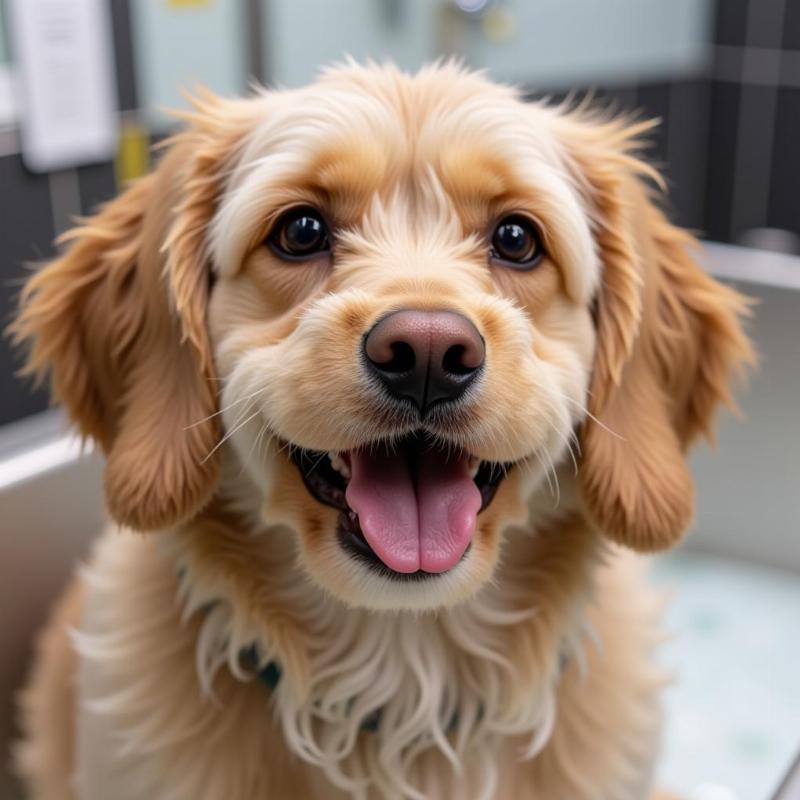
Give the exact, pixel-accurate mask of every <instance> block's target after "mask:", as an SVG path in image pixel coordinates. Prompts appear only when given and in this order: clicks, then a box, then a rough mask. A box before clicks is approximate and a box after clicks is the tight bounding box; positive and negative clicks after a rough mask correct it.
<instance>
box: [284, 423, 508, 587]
mask: <svg viewBox="0 0 800 800" xmlns="http://www.w3.org/2000/svg"><path fill="white" fill-rule="evenodd" d="M292 459H293V460H294V462H295V463H296V464H297V466H298V468H299V469H300V473H301V475H302V477H303V481H304V483H305V485H306V488H307V489H308V491H309V492H310V493H311V495H313V496H314V497H315V498H316V499H317V500H319V501H320V502H321V503H325V504H326V505H329V506H332V507H333V508H335V509H337V510H338V511H339V512H340V513H339V520H338V524H337V536H338V539H339V543H340V544H341V546H342V548H343V549H344V550H346V551H347V552H348V553H350V554H351V555H352V556H354V557H355V558H358V559H359V560H360V561H362V562H364V563H365V564H367V565H368V566H370V567H372V568H374V569H376V570H378V571H379V572H381V573H383V574H386V575H387V576H391V577H394V578H401V579H402V578H405V579H409V578H410V579H419V578H425V577H428V576H432V575H436V574H440V573H443V572H447V571H448V570H450V569H452V568H453V567H454V566H456V565H457V564H458V563H459V562H460V561H461V559H462V558H463V556H464V554H465V553H466V552H467V550H468V549H469V547H470V544H471V542H472V536H473V534H474V533H475V527H476V524H477V516H478V514H479V513H480V512H481V511H483V509H485V508H486V506H488V505H489V503H490V502H491V501H492V498H493V497H494V495H495V492H496V491H497V487H498V486H499V484H500V482H501V480H502V479H503V477H504V476H505V473H506V471H507V468H508V466H507V465H501V464H495V463H492V462H486V461H480V460H479V459H477V458H474V457H472V456H470V455H469V454H467V453H464V452H463V451H462V452H459V451H457V450H454V449H453V448H452V447H450V448H447V447H443V446H440V445H437V444H434V443H432V442H431V441H430V440H429V438H428V437H426V436H425V434H424V433H415V434H411V435H409V436H406V437H405V438H403V439H401V440H399V441H395V442H392V443H384V442H376V443H374V444H372V445H369V446H367V447H363V448H359V449H358V450H350V451H346V452H342V453H325V452H322V451H317V450H304V449H301V448H295V449H293V451H292Z"/></svg>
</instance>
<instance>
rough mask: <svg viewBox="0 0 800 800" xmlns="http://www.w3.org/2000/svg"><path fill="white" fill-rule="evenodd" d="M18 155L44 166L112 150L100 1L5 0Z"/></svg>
mask: <svg viewBox="0 0 800 800" xmlns="http://www.w3.org/2000/svg"><path fill="white" fill-rule="evenodd" d="M8 10H9V11H10V12H11V14H10V16H11V19H10V20H9V21H10V23H11V24H10V29H11V30H10V32H11V34H12V36H13V45H12V48H13V53H14V62H15V68H16V72H17V76H18V79H17V85H18V86H19V90H20V92H19V98H18V102H19V106H20V108H19V114H20V128H21V136H22V157H23V159H24V161H25V164H26V166H28V167H29V168H30V169H32V170H34V171H36V172H46V171H50V170H54V169H60V168H63V167H71V166H77V165H78V164H85V163H91V162H95V161H105V160H107V159H109V158H111V157H112V155H113V153H114V148H115V143H116V138H117V131H116V129H117V114H116V107H117V104H116V96H115V94H116V91H115V80H114V60H113V54H112V39H111V36H112V34H111V25H110V19H109V16H108V4H107V2H106V0H11V3H10V6H8Z"/></svg>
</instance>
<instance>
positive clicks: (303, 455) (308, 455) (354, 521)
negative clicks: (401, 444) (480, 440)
mask: <svg viewBox="0 0 800 800" xmlns="http://www.w3.org/2000/svg"><path fill="white" fill-rule="evenodd" d="M423 436H424V434H423V433H415V434H411V435H410V436H408V437H406V438H407V439H409V438H411V439H413V438H418V439H420V438H422V437H423ZM381 445H385V442H377V443H373V446H381ZM290 453H291V459H292V461H294V463H295V465H296V466H297V468H298V470H299V472H300V475H301V477H302V479H303V483H304V484H305V487H306V489H307V490H308V492H309V494H311V496H312V497H314V498H315V499H316V500H317V501H318V502H320V503H323V504H324V505H327V506H330V507H331V508H335V509H336V510H337V511H339V518H338V520H337V526H336V533H337V538H338V541H339V544H340V545H341V546H342V548H343V549H344V550H345V551H347V552H348V553H349V554H350V555H351V556H353V557H355V558H356V559H358V560H359V561H362V562H364V563H366V564H367V565H368V566H370V567H372V568H373V569H375V570H377V571H378V572H380V573H381V574H383V575H386V576H390V577H393V578H400V579H402V580H409V579H410V580H418V579H420V578H425V577H428V576H430V577H433V576H434V575H435V574H438V573H429V572H425V571H424V570H421V569H420V570H417V571H415V572H410V573H400V572H396V571H394V570H392V569H391V568H389V567H388V566H386V564H385V563H383V561H381V559H380V558H379V557H378V556H377V554H375V553H374V551H372V548H371V547H370V545H369V544H368V543H367V541H366V539H365V537H364V534H363V532H362V531H361V529H360V525H359V523H358V517H357V516H356V514H355V512H354V511H353V510H352V509H351V508H350V507H349V505H348V503H347V499H346V491H347V486H348V479H347V478H346V477H345V475H343V474H342V473H343V472H344V473H345V474H346V473H347V472H348V470H349V466H350V461H349V456H348V453H347V452H344V453H341V454H338V458H339V459H340V460H339V463H338V464H337V466H338V467H339V469H336V468H334V464H333V463H332V458H331V456H333V457H334V458H336V456H337V454H335V453H333V454H331V453H329V452H327V451H323V450H310V449H305V448H301V447H295V446H292V447H290ZM474 461H476V462H477V459H474ZM512 466H513V464H509V463H495V462H490V461H480V462H478V463H477V464H476V471H475V474H474V475H473V476H472V480H473V481H474V482H475V484H476V486H477V487H478V490H479V492H480V497H481V504H480V508H479V510H478V513H479V514H480V513H481V512H482V511H484V510H485V509H486V508H487V507H488V506H489V504H490V503H491V502H492V500H493V499H494V496H495V494H496V493H497V489H498V487H499V485H500V483H501V482H502V480H503V478H504V477H505V475H506V473H507V472H508V470H509V469H510V468H511V467H512ZM468 551H469V548H468V549H467V551H466V552H468ZM466 552H465V553H464V555H466ZM462 558H463V556H462Z"/></svg>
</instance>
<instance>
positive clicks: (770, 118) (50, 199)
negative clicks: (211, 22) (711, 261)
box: [0, 0, 800, 424]
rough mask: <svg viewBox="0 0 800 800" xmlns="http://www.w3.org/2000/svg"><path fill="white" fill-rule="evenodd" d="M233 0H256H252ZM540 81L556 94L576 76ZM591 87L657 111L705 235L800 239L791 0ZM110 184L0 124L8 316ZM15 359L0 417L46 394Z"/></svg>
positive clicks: (122, 65)
mask: <svg viewBox="0 0 800 800" xmlns="http://www.w3.org/2000/svg"><path fill="white" fill-rule="evenodd" d="M130 1H131V0H111V8H112V18H113V27H114V40H115V54H116V62H117V63H116V67H117V78H118V97H119V101H120V110H121V111H122V112H126V111H135V109H136V108H137V105H138V103H137V87H136V82H135V79H134V68H133V48H132V44H131V27H130V18H129V8H128V3H129V2H130ZM242 1H243V2H247V3H248V6H250V7H252V8H253V9H256V8H258V7H259V2H258V0H242ZM0 2H2V0H0ZM254 13H255V12H254ZM256 28H257V26H256V25H252V26H251V29H252V30H256ZM244 46H246V44H245V43H243V47H244ZM247 46H249V48H250V50H253V51H254V52H253V53H252V54H251V59H250V63H251V67H252V65H253V64H258V63H265V64H267V65H269V63H270V58H269V55H270V54H269V52H266V53H258V52H255V50H256V49H257V48H256V47H255V46H254V44H253V42H252V41H250V42H248V43H247ZM543 88H545V89H547V90H548V93H549V94H551V95H552V94H553V92H555V93H556V95H557V93H558V92H559V91H560V90H566V89H570V88H574V87H559V86H552V87H543ZM591 88H592V89H593V90H594V92H595V94H596V95H597V96H598V99H599V101H605V100H608V101H611V102H613V103H614V104H615V105H616V106H617V107H619V108H621V109H638V110H639V111H640V113H641V114H643V115H645V116H657V117H660V118H662V119H663V125H662V127H661V128H660V129H659V130H658V131H657V132H656V133H655V134H654V136H653V137H652V139H653V146H652V149H651V151H650V154H651V158H652V160H653V161H654V162H655V163H656V164H658V165H659V166H660V167H661V168H662V169H663V171H664V173H665V175H666V177H667V180H668V182H669V185H670V189H671V201H670V202H671V206H672V214H673V217H674V219H675V220H676V221H677V222H679V223H681V224H682V225H685V226H688V227H690V228H693V229H695V230H696V231H698V232H699V233H701V234H703V235H705V236H707V237H708V238H710V239H715V240H720V241H734V242H741V241H749V242H750V243H755V244H758V243H762V244H763V243H764V241H765V240H764V238H763V236H762V237H753V236H752V235H751V236H750V237H749V239H748V231H752V229H763V228H773V227H774V228H781V229H784V230H786V231H788V232H790V234H791V235H790V236H789V237H788V238H786V237H784V239H783V244H784V245H785V246H787V247H789V248H792V247H794V246H796V247H797V248H798V250H800V191H798V186H800V0H718V3H717V8H716V24H715V30H714V42H713V43H712V46H711V58H710V60H709V67H708V70H707V72H706V73H705V74H702V75H696V76H694V77H682V78H680V79H678V80H672V81H670V80H669V79H667V78H665V79H664V80H663V81H660V82H647V83H635V82H633V81H631V82H630V83H626V84H624V85H617V86H614V87H607V88H605V89H604V88H603V87H597V86H593V87H591ZM4 152H5V153H6V155H3V153H4ZM114 191H115V181H114V169H113V165H112V164H100V165H96V166H90V167H81V168H79V169H77V170H67V171H65V172H63V173H59V174H57V175H50V176H40V175H32V174H31V173H28V172H26V171H25V169H24V167H23V166H22V164H21V161H20V158H19V155H18V154H16V147H15V134H14V132H13V131H5V132H3V131H0V203H2V208H3V209H4V213H3V214H0V280H2V282H3V287H4V290H2V291H0V315H2V317H1V318H2V320H3V321H6V320H8V319H9V318H10V314H11V311H12V308H13V302H14V296H15V294H16V287H17V286H18V285H19V282H20V279H21V276H22V275H23V274H24V268H23V266H22V265H23V264H24V262H26V261H32V260H38V259H41V258H45V257H47V256H49V255H51V254H52V253H53V248H52V244H51V242H52V239H53V236H54V233H56V232H58V231H59V230H61V229H63V228H64V227H65V226H66V225H67V224H68V220H69V218H70V216H71V215H74V214H78V213H86V212H87V211H89V210H90V209H91V208H92V207H93V206H94V205H95V204H96V203H98V202H100V201H102V200H104V199H107V198H108V197H110V196H112V195H113V193H114ZM792 236H795V237H798V238H797V239H796V240H795V239H792V238H791V237H792ZM795 243H796V244H795ZM15 366H18V359H17V358H16V357H15V356H13V355H12V353H11V352H10V351H9V349H8V346H7V344H6V342H5V341H3V342H2V343H0V382H2V392H0V424H3V423H5V422H8V421H11V420H14V419H17V418H19V417H21V416H24V415H26V414H30V413H33V412H35V411H38V410H40V409H42V408H43V407H44V406H45V403H46V398H45V396H44V394H43V393H39V394H36V395H34V394H31V393H30V391H29V388H28V387H27V386H25V385H23V384H22V383H21V382H19V381H14V380H12V379H11V378H10V377H9V376H10V374H11V372H12V370H13V369H14V368H15Z"/></svg>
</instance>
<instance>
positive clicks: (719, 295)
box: [572, 122, 752, 551]
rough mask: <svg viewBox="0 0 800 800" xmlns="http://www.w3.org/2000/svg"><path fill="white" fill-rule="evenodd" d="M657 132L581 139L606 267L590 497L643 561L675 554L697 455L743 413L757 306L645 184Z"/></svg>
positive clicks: (601, 518)
mask: <svg viewBox="0 0 800 800" xmlns="http://www.w3.org/2000/svg"><path fill="white" fill-rule="evenodd" d="M648 127H650V125H649V123H641V124H639V125H636V126H625V125H624V124H622V123H618V122H606V123H597V122H581V123H579V124H577V125H576V128H575V130H573V131H572V133H573V140H572V144H573V146H574V149H573V154H574V158H575V161H576V165H577V167H578V168H579V169H580V170H581V172H582V180H583V181H584V182H585V187H586V189H587V191H588V194H589V198H588V199H589V202H590V203H591V204H592V208H593V214H594V216H595V219H596V239H597V243H598V251H599V254H600V258H601V262H602V278H601V286H600V288H599V293H598V296H597V307H596V325H597V350H596V355H595V364H594V372H593V377H592V383H591V394H590V398H589V410H590V411H591V413H592V415H593V417H594V419H592V418H591V417H590V418H588V419H587V421H586V423H585V424H584V426H583V430H582V432H581V451H582V463H581V469H580V482H581V492H582V496H583V500H584V504H585V507H586V510H587V512H588V515H589V517H590V519H591V520H592V521H593V522H594V523H595V524H596V525H597V527H598V528H599V529H600V530H602V531H603V532H604V533H605V534H606V535H607V536H609V537H610V538H611V539H613V540H614V541H616V542H618V543H620V544H623V545H627V546H628V547H632V548H634V549H636V550H641V551H653V550H660V549H663V548H666V547H669V546H670V545H672V544H673V543H675V542H676V541H677V540H678V539H679V538H680V537H681V535H682V534H683V533H684V531H685V530H686V529H687V528H688V526H689V525H690V523H691V520H692V516H693V511H694V498H693V488H692V479H691V475H690V472H689V468H688V465H687V463H686V460H685V454H686V449H687V447H688V445H689V444H690V443H691V442H692V440H693V439H695V438H696V437H697V436H698V435H699V434H705V435H706V436H708V437H709V438H710V437H711V423H712V417H713V412H714V410H715V408H716V406H717V405H718V404H719V403H724V404H727V405H728V406H732V405H733V403H732V399H731V396H730V392H729V381H730V378H731V373H732V372H735V371H737V370H738V369H740V368H741V367H742V365H743V364H744V363H747V362H750V361H752V350H751V348H750V344H749V342H748V341H747V339H746V338H745V336H744V334H743V333H742V329H741V326H740V319H741V317H742V316H743V315H745V314H746V312H747V307H748V304H747V301H746V299H745V298H744V297H743V296H741V295H740V294H738V293H737V292H735V291H733V290H732V289H730V288H728V287H725V286H722V285H721V284H719V283H718V282H717V281H715V280H714V279H713V278H711V277H710V276H709V275H708V274H707V273H706V272H704V271H703V269H702V268H701V267H700V266H699V265H698V264H697V263H696V262H695V261H694V259H693V258H692V256H691V251H692V250H693V249H695V248H696V247H697V242H696V241H695V240H694V239H693V237H691V236H690V235H689V234H688V233H686V232H684V231H682V230H680V229H678V228H676V227H675V226H673V225H671V224H670V223H669V222H668V221H667V219H666V218H665V216H664V214H663V213H662V212H661V211H660V210H659V209H658V208H657V207H656V205H655V204H654V203H653V201H652V199H651V196H650V194H649V193H648V191H647V189H646V187H645V186H644V184H643V182H642V178H643V177H648V176H649V177H651V178H653V177H654V178H656V179H657V180H658V176H657V175H656V174H655V173H654V172H653V171H652V170H651V169H649V168H648V167H647V166H646V165H644V164H643V163H642V162H641V161H639V160H638V159H636V158H635V157H634V156H633V155H632V154H631V152H630V151H631V148H632V147H634V146H635V144H636V141H635V137H636V136H637V135H638V134H639V133H640V132H641V131H642V130H646V129H647V128H648ZM581 129H583V130H581Z"/></svg>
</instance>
